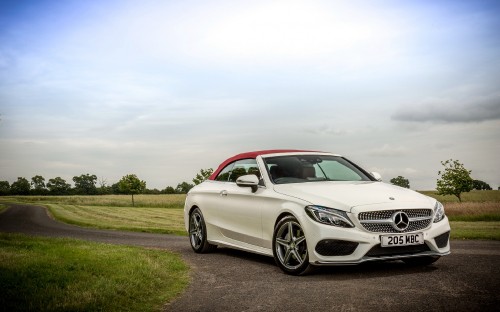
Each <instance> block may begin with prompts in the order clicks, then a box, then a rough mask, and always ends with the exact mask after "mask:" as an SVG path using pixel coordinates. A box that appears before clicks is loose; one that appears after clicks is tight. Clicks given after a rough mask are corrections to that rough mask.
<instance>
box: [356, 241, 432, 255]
mask: <svg viewBox="0 0 500 312" xmlns="http://www.w3.org/2000/svg"><path fill="white" fill-rule="evenodd" d="M426 251H430V249H429V246H427V244H423V245H413V246H398V247H382V246H380V245H377V246H374V247H372V249H370V251H368V253H367V254H366V255H365V256H367V257H383V256H401V255H409V254H410V255H411V254H416V253H420V252H426Z"/></svg>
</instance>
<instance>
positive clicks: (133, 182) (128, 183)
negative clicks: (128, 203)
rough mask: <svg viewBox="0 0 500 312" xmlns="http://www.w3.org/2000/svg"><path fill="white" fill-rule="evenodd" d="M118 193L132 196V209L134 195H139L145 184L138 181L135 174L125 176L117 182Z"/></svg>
mask: <svg viewBox="0 0 500 312" xmlns="http://www.w3.org/2000/svg"><path fill="white" fill-rule="evenodd" d="M118 187H119V188H120V192H122V193H124V194H131V195H132V207H135V202H134V194H141V193H142V192H144V190H145V189H146V182H144V181H141V180H139V178H138V177H137V176H136V175H135V174H127V175H126V176H124V177H122V178H121V180H120V181H119V182H118Z"/></svg>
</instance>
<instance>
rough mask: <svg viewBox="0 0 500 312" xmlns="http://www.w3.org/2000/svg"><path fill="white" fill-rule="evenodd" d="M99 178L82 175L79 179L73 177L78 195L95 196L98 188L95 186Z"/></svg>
mask: <svg viewBox="0 0 500 312" xmlns="http://www.w3.org/2000/svg"><path fill="white" fill-rule="evenodd" d="M96 181H97V176H96V175H95V174H93V175H90V174H88V173H87V174H82V175H81V176H79V177H76V176H75V177H73V182H75V191H76V193H77V194H83V195H95V194H97V187H96V186H95V184H96Z"/></svg>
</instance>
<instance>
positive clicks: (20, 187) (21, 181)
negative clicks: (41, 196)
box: [10, 177, 31, 195]
mask: <svg viewBox="0 0 500 312" xmlns="http://www.w3.org/2000/svg"><path fill="white" fill-rule="evenodd" d="M30 189H31V186H30V182H29V181H28V180H27V179H26V178H21V177H19V178H17V181H16V182H13V183H12V185H11V186H10V192H11V193H12V195H29V193H30Z"/></svg>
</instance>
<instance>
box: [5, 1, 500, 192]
mask: <svg viewBox="0 0 500 312" xmlns="http://www.w3.org/2000/svg"><path fill="white" fill-rule="evenodd" d="M499 30H500V2H499V1H481V0H474V1H457V0H449V1H439V0H437V1H436V0H429V1H422V0H415V1H326V0H325V1H311V0H307V1H290V0H286V1H269V0H266V1H235V0H228V1H161V0H158V1H155V0H148V1H124V0H116V1H113V0H85V1H56V0H53V1H51V0H32V1H27V0H11V1H9V0H7V1H6V0H1V1H0V114H1V116H0V119H1V121H0V180H8V181H9V182H13V181H15V180H16V179H17V177H26V178H27V179H28V180H30V179H31V177H33V176H35V175H42V176H44V177H45V179H46V180H48V179H50V178H54V177H57V176H60V177H62V178H64V179H66V181H67V182H71V183H73V181H72V177H73V176H77V175H81V174H85V173H90V174H95V175H97V176H98V177H99V178H100V179H106V180H107V181H108V183H109V184H111V183H114V182H117V181H118V180H119V179H120V178H121V177H122V176H124V175H125V174H129V173H135V174H137V175H138V177H139V178H141V179H143V180H145V181H146V182H147V187H148V188H158V189H164V188H165V187H166V186H174V187H175V186H176V185H177V184H178V183H179V182H182V181H189V182H190V180H191V179H192V178H193V177H194V176H195V174H196V173H197V172H198V171H199V169H201V168H210V167H212V168H216V167H217V166H218V164H219V163H220V162H222V161H223V160H224V159H225V158H228V157H229V156H232V155H234V154H237V153H240V152H245V151H252V150H260V149H275V148H293V149H312V150H321V151H328V152H334V153H338V154H342V155H344V156H346V157H347V158H349V159H351V160H353V161H355V162H357V163H359V164H360V165H362V166H363V167H365V168H366V169H368V170H370V171H378V172H379V173H381V174H382V176H383V178H384V181H386V182H388V181H389V180H390V179H391V178H393V177H396V176H398V175H402V176H404V177H406V178H408V179H409V180H410V185H411V188H412V189H418V190H430V189H435V187H436V179H437V178H438V174H437V172H438V170H440V169H441V168H442V166H441V164H440V161H443V160H446V159H449V158H453V159H459V160H460V161H461V162H463V163H464V165H465V167H466V168H468V169H469V170H472V176H473V178H475V179H479V180H483V181H485V182H487V183H489V184H490V185H491V186H492V187H494V188H496V187H497V186H498V185H500V161H499V159H500V156H499V155H500V139H499V137H500V34H499V32H500V31H499Z"/></svg>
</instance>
